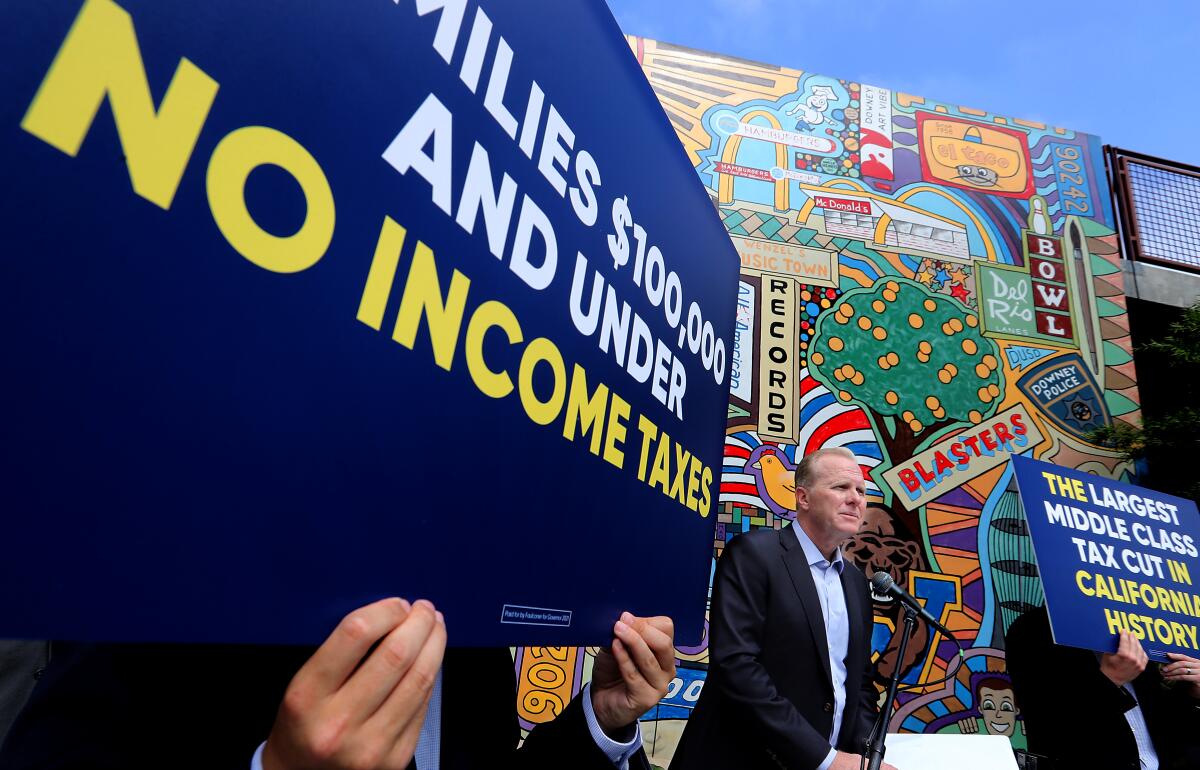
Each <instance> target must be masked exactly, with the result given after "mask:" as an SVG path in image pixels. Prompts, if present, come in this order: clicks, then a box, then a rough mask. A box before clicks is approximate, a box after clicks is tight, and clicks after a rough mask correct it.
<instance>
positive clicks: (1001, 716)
mask: <svg viewBox="0 0 1200 770" xmlns="http://www.w3.org/2000/svg"><path fill="white" fill-rule="evenodd" d="M979 713H980V714H982V715H983V726H984V727H986V728H987V731H988V732H989V733H991V734H992V735H1003V736H1005V737H1012V734H1013V733H1014V732H1016V729H1017V708H1016V706H1015V705H1014V704H1013V691H1012V690H1010V689H1008V688H1003V689H995V690H993V689H992V688H991V687H986V686H985V687H980V688H979Z"/></svg>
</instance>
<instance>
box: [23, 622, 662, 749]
mask: <svg viewBox="0 0 1200 770" xmlns="http://www.w3.org/2000/svg"><path fill="white" fill-rule="evenodd" d="M614 633H615V638H614V640H613V645H612V649H611V652H609V651H605V652H602V653H601V654H600V655H599V656H598V657H597V660H596V665H595V668H594V670H593V676H592V682H591V684H590V685H589V687H588V689H587V690H586V695H585V694H581V696H580V697H578V698H576V699H575V700H574V701H572V703H571V704H570V705H569V706H568V707H567V708H566V709H565V710H564V712H563V713H562V714H561V715H559V717H558V718H557V719H555V720H553V721H552V722H549V723H547V724H544V725H541V726H539V727H538V728H536V729H535V730H534V731H533V732H532V733H530V735H529V737H528V738H527V739H526V740H525V743H524V745H522V746H521V748H520V750H519V751H518V749H517V743H518V741H519V739H520V729H519V726H518V724H517V719H516V711H515V708H514V706H515V700H514V695H515V688H516V678H515V674H514V669H513V662H512V658H511V657H510V656H509V653H508V651H507V650H504V649H477V650H470V649H462V650H453V649H452V650H449V651H447V652H446V653H445V657H444V659H443V650H444V647H445V643H446V629H445V622H444V620H443V619H442V618H441V616H440V614H439V613H437V612H436V610H435V609H434V608H433V607H432V605H430V604H429V603H428V602H418V603H416V604H413V605H409V604H408V603H407V602H403V601H402V600H398V599H390V600H385V601H382V602H376V603H375V604H372V605H369V606H367V607H363V608H361V609H359V610H356V611H355V612H353V613H351V614H350V615H348V616H347V617H346V619H344V620H343V621H342V623H341V624H339V626H338V628H337V629H336V630H335V631H334V632H333V633H332V634H331V635H330V637H329V639H327V640H326V641H325V643H324V644H322V645H321V647H319V648H318V649H317V650H316V651H315V652H314V651H313V650H312V649H311V648H303V647H252V646H220V645H203V646H202V645H87V646H84V645H63V644H59V645H56V647H55V653H54V657H53V660H52V661H51V664H50V666H48V667H47V669H46V671H45V674H44V675H43V676H42V679H41V681H40V682H39V684H38V687H37V688H36V690H35V692H34V694H33V697H32V698H31V700H30V702H29V704H28V706H27V707H26V709H25V711H24V712H23V713H22V715H21V717H20V718H19V719H18V721H17V723H16V724H15V725H14V727H13V730H12V732H11V733H10V735H9V738H8V740H7V741H6V743H5V745H4V747H3V750H2V751H0V768H3V770H18V769H20V770H25V769H28V770H33V769H34V768H37V770H51V769H55V770H83V769H84V768H88V769H89V770H92V769H93V768H103V769H106V768H112V770H140V769H141V768H146V770H149V769H150V768H162V767H171V768H195V769H196V770H201V769H203V770H226V769H228V770H249V768H250V767H251V766H252V763H253V766H255V767H261V768H262V769H263V770H310V769H312V768H380V769H381V770H390V769H393V768H395V769H396V770H404V768H411V767H413V764H414V760H413V757H414V753H416V751H417V746H418V741H419V739H420V740H425V742H426V743H428V740H427V739H428V738H429V736H430V735H434V736H436V740H435V743H436V745H437V747H438V748H439V749H440V750H439V751H438V752H436V753H437V754H439V756H438V758H437V759H436V760H435V762H436V766H437V767H438V768H440V770H467V769H468V768H470V769H471V770H473V769H474V768H480V767H488V768H510V767H511V768H538V769H540V768H547V769H548V768H551V767H555V768H557V767H562V766H564V763H566V766H570V767H573V768H583V769H584V770H612V768H614V767H621V766H627V767H628V768H630V769H631V770H649V763H648V761H647V760H646V757H645V753H644V752H643V751H642V750H641V748H640V741H639V740H638V738H637V736H638V733H637V718H638V717H639V716H640V715H641V714H642V713H643V712H644V711H645V710H646V709H648V708H649V707H650V706H652V705H653V704H654V703H656V702H657V701H658V700H659V698H661V697H662V695H663V694H664V693H665V692H666V688H667V685H668V684H669V683H670V681H671V678H672V677H673V676H674V650H673V647H672V644H673V640H672V634H673V628H672V625H671V622H670V620H669V619H667V618H634V617H632V616H629V615H628V614H626V615H624V616H622V619H621V620H620V621H618V622H617V623H616V624H615V626H614ZM439 672H440V675H439ZM435 694H436V697H437V700H438V701H439V704H438V707H437V709H436V711H437V712H438V714H437V719H436V724H430V723H428V722H430V721H432V720H426V713H427V709H428V708H429V701H430V697H431V696H432V695H435ZM585 699H586V702H585ZM423 728H424V730H423ZM431 728H433V729H432V731H431ZM597 730H599V731H600V732H602V733H603V735H602V736H599V737H598V736H597V733H596V731H597ZM605 738H607V739H608V741H607V743H606V745H605V746H603V747H602V746H601V741H602V740H604V739H605ZM264 739H265V741H266V742H265V744H264V743H263V742H264ZM614 743H615V744H623V746H624V747H625V748H622V749H619V751H618V754H619V756H617V757H616V758H615V759H614V758H613V754H612V753H611V749H612V745H611V744H614ZM256 747H258V748H257V751H256ZM415 764H416V766H417V770H426V768H427V767H429V765H422V763H421V759H420V758H418V759H417V760H416V762H415Z"/></svg>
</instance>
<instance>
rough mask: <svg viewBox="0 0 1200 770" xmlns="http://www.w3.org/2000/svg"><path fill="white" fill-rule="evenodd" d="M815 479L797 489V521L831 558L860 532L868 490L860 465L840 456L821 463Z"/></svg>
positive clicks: (826, 459) (824, 458) (826, 458)
mask: <svg viewBox="0 0 1200 770" xmlns="http://www.w3.org/2000/svg"><path fill="white" fill-rule="evenodd" d="M815 476H816V478H814V479H813V481H812V484H811V485H810V486H808V487H796V509H797V511H798V512H799V514H800V515H797V517H796V521H797V522H798V523H800V525H801V526H802V527H804V531H805V532H807V533H808V536H809V537H810V538H812V541H813V543H815V544H816V545H817V547H818V548H820V549H821V551H822V552H823V553H826V554H828V552H830V551H832V550H833V549H835V548H837V547H838V546H839V545H841V544H842V543H843V542H845V540H846V538H848V537H850V536H851V535H853V534H854V533H855V532H857V531H858V527H859V525H860V524H861V523H862V517H863V509H864V507H865V506H866V502H867V487H866V482H865V481H864V480H863V474H862V468H860V467H859V465H858V463H856V462H854V461H853V460H850V459H848V458H845V457H839V456H837V455H827V456H825V457H822V458H821V459H820V460H818V461H817V468H816V474H815Z"/></svg>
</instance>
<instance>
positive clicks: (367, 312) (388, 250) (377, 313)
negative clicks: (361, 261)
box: [357, 216, 408, 331]
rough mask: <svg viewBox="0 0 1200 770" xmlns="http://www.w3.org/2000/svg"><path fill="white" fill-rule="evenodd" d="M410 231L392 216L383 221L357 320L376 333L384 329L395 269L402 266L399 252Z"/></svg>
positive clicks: (394, 278)
mask: <svg viewBox="0 0 1200 770" xmlns="http://www.w3.org/2000/svg"><path fill="white" fill-rule="evenodd" d="M407 233H408V231H407V230H405V229H404V227H403V226H401V225H399V224H397V222H396V221H395V220H394V219H392V218H391V217H389V216H385V217H384V218H383V229H381V230H380V231H379V240H378V241H377V242H376V244H375V256H374V257H372V258H371V269H370V271H369V272H368V273H367V285H366V286H364V287H363V294H362V299H360V300H359V302H358V316H357V318H358V320H360V321H362V322H363V323H365V324H366V325H367V326H370V327H371V328H372V329H375V330H376V331H378V330H379V328H380V327H381V326H383V311H384V310H385V309H386V308H387V300H388V295H389V294H391V293H392V283H393V282H395V280H396V267H397V265H399V264H400V250H401V249H403V248H404V236H405V235H407Z"/></svg>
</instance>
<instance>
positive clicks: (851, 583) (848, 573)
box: [842, 556, 871, 672]
mask: <svg viewBox="0 0 1200 770" xmlns="http://www.w3.org/2000/svg"><path fill="white" fill-rule="evenodd" d="M843 558H845V557H844V556H843ZM857 571H858V568H857V567H855V566H854V565H853V564H851V563H850V562H849V561H847V562H846V565H845V566H844V567H843V568H842V593H843V594H844V595H845V597H846V620H847V622H848V623H849V625H850V635H849V645H848V647H847V650H848V651H849V652H848V654H847V655H846V657H847V658H848V660H847V661H846V671H847V672H851V671H859V670H861V668H862V665H863V661H862V651H863V650H866V649H868V647H867V640H866V639H864V637H865V636H866V634H868V633H870V630H871V629H870V628H869V627H867V628H864V627H863V624H862V616H863V612H864V611H865V608H864V607H863V601H864V598H863V594H862V590H861V589H860V588H859V586H858V585H856V582H857V581H856V580H855V579H854V573H855V572H857Z"/></svg>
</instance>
